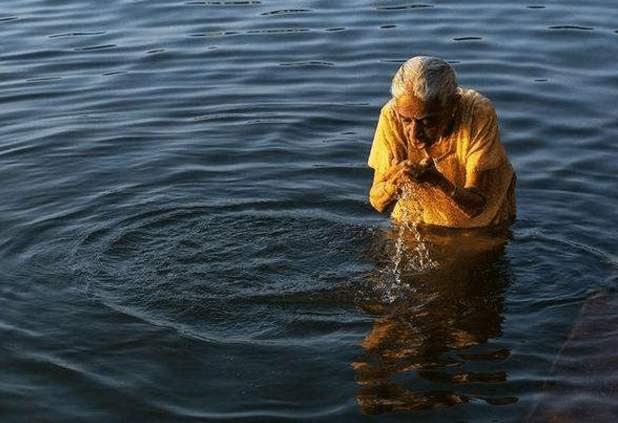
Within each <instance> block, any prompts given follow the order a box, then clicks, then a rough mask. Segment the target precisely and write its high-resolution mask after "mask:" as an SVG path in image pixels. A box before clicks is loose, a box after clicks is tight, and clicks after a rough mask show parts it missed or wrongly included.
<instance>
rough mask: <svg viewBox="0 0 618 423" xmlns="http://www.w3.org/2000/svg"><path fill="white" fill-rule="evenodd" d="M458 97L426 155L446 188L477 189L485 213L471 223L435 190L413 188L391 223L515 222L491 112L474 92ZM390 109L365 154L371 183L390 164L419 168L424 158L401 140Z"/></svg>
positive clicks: (507, 169) (507, 167)
mask: <svg viewBox="0 0 618 423" xmlns="http://www.w3.org/2000/svg"><path fill="white" fill-rule="evenodd" d="M459 93H460V95H461V99H460V104H459V106H458V109H457V112H456V115H455V118H454V122H453V130H452V131H451V133H450V135H448V136H447V137H443V138H441V139H440V140H438V141H437V142H435V143H434V144H433V145H432V146H431V147H429V148H428V149H427V152H428V153H429V155H430V156H431V157H432V158H433V160H434V162H435V164H436V168H437V169H438V170H439V171H440V172H441V173H442V174H443V175H444V176H445V177H446V178H447V179H448V180H449V181H450V182H452V183H453V184H455V185H456V186H457V187H459V188H472V187H473V188H476V189H478V190H479V192H480V193H482V194H483V195H484V196H485V198H486V200H487V202H486V205H485V209H484V211H483V212H482V213H481V214H480V215H478V216H476V217H472V218H471V217H468V216H466V214H465V213H464V212H463V211H461V210H460V209H459V208H458V207H457V206H456V204H455V203H454V201H453V200H452V199H451V198H450V197H449V196H447V195H446V194H444V193H443V192H442V191H440V190H439V189H438V188H436V187H434V186H431V185H429V184H426V183H424V184H415V185H414V186H413V187H411V188H412V195H409V196H406V197H402V198H400V199H399V200H398V201H397V203H396V204H395V208H394V209H393V212H392V215H391V216H392V218H393V219H394V220H395V222H403V221H406V220H408V219H410V220H416V221H420V222H421V223H423V224H427V225H438V226H448V227H454V228H474V227H483V226H490V225H498V224H503V223H511V222H512V221H513V220H514V218H515V192H514V191H515V174H514V172H513V168H512V166H511V164H510V162H509V160H508V158H507V156H506V153H505V151H504V148H503V147H502V144H501V143H500V135H499V131H498V119H497V117H496V112H495V109H494V107H493V105H492V104H491V102H490V101H489V100H488V99H486V98H485V97H483V96H482V95H481V94H479V93H477V92H476V91H474V90H468V89H459ZM393 106H394V100H391V101H389V102H388V103H387V104H386V105H384V107H383V108H382V111H381V113H380V119H379V121H378V126H377V128H376V132H375V136H374V139H373V145H372V147H371V152H370V154H369V161H368V164H369V166H370V167H371V168H373V169H374V171H375V175H374V182H375V181H379V180H381V178H382V175H384V173H385V172H386V171H387V170H388V169H389V168H390V167H391V165H392V161H393V160H394V159H395V160H396V161H397V162H401V161H403V160H411V161H412V162H414V163H419V162H420V161H421V160H422V159H423V158H424V157H425V151H424V150H422V149H420V148H418V147H417V146H416V145H414V144H413V143H411V142H410V141H408V139H407V137H406V135H404V130H403V124H402V123H401V122H400V120H399V118H398V116H397V114H396V112H395V110H394V109H393ZM481 176H482V177H481Z"/></svg>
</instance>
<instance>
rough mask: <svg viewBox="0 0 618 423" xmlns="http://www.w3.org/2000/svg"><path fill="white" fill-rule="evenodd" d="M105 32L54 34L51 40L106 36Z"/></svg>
mask: <svg viewBox="0 0 618 423" xmlns="http://www.w3.org/2000/svg"><path fill="white" fill-rule="evenodd" d="M104 34H106V32H105V31H93V32H65V33H62V34H53V35H50V36H49V38H74V37H89V36H93V35H104Z"/></svg>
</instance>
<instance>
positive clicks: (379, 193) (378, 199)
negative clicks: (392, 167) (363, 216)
mask: <svg viewBox="0 0 618 423" xmlns="http://www.w3.org/2000/svg"><path fill="white" fill-rule="evenodd" d="M396 199H397V187H396V186H395V185H394V184H393V183H392V182H390V181H382V182H376V183H374V184H373V185H372V186H371V190H370V191H369V202H370V203H371V205H372V206H373V208H374V209H376V210H377V211H379V212H380V213H382V212H383V211H384V210H386V208H387V207H388V206H389V205H390V204H391V203H392V202H393V201H394V200H396Z"/></svg>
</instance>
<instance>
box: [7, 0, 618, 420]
mask: <svg viewBox="0 0 618 423" xmlns="http://www.w3.org/2000/svg"><path fill="white" fill-rule="evenodd" d="M617 18H618V16H616V8H615V7H614V3H613V2H611V1H609V0H594V1H588V2H585V4H584V3H582V2H577V1H570V0H556V1H537V2H517V1H511V2H506V3H505V2H499V3H498V2H490V1H483V0H480V1H479V0H477V1H474V2H467V1H464V2H462V1H438V0H435V1H431V2H423V3H422V4H421V3H414V2H406V1H386V0H384V1H382V0H381V1H357V2H331V1H319V0H316V1H296V2H283V1H279V0H261V1H242V2H234V1H217V2H214V1H213V2H210V1H178V0H173V1H172V0H168V1H164V0H161V1H156V2H152V1H129V0H114V1H109V2H94V1H86V0H83V1H61V0H53V1H52V0H49V1H43V0H29V1H20V2H10V4H9V3H6V4H3V5H2V7H0V31H2V40H3V41H2V44H1V46H0V64H1V67H0V73H1V76H2V78H1V79H0V102H1V104H2V109H1V110H0V122H2V133H1V135H0V180H1V181H2V185H1V187H0V198H2V201H1V202H0V228H1V230H0V257H1V261H0V263H1V264H0V270H1V279H0V303H1V304H0V340H1V341H0V352H1V353H0V367H1V368H2V372H1V373H2V375H1V376H0V416H1V417H2V421H23V420H26V419H27V420H51V421H69V420H76V421H84V420H86V421H121V420H130V421H137V420H148V421H190V420H191V421H193V420H213V421H218V420H232V421H234V420H238V421H269V422H271V421H285V420H288V421H303V420H304V421H363V420H367V421H370V420H371V416H379V417H380V419H381V420H384V421H410V420H412V419H415V420H416V419H418V420H420V421H430V420H433V421H454V420H470V421H491V420H496V421H521V420H523V419H526V418H528V417H529V416H531V415H535V414H534V413H541V414H542V413H543V410H544V407H546V405H547V404H553V405H554V406H556V407H558V410H557V411H556V410H554V411H553V412H554V413H560V412H565V413H567V414H568V413H569V412H570V411H569V407H570V406H573V404H576V405H577V404H579V405H580V406H581V407H584V408H586V409H587V410H589V412H591V413H593V415H594V413H597V414H596V415H598V416H601V417H602V416H607V415H612V414H614V415H615V413H616V406H615V404H616V397H615V393H614V392H612V391H611V389H610V390H609V391H608V389H607V386H608V385H607V381H606V380H605V381H599V383H598V384H597V383H595V380H596V379H594V378H593V377H592V376H593V375H595V374H599V373H601V374H603V371H604V369H603V368H602V364H601V368H599V363H604V362H605V363H609V362H611V361H608V360H605V359H604V358H607V359H609V358H610V357H612V354H613V350H612V348H611V346H612V345H613V346H615V341H612V339H613V338H603V339H606V340H609V341H608V342H606V347H605V348H602V349H599V350H598V351H597V353H596V355H594V356H593V357H596V358H597V360H596V361H595V360H592V361H591V358H590V357H591V355H590V354H589V353H588V352H587V353H586V354H584V353H583V352H581V351H580V350H578V349H577V348H568V347H564V345H567V346H568V345H572V344H573V343H571V344H565V341H566V340H567V339H573V338H572V336H573V335H569V334H570V333H571V330H572V328H573V326H574V325H576V322H578V321H580V320H581V318H582V317H581V316H582V315H581V314H580V310H584V311H582V313H585V310H590V309H591V308H592V309H594V307H595V304H597V303H595V302H592V303H591V302H590V299H591V298H598V296H599V295H600V296H602V297H603V298H606V299H607V300H606V301H607V302H608V303H610V304H611V303H612V302H615V300H614V299H615V298H616V291H615V287H616V281H617V276H616V275H617V273H616V264H617V260H616V254H617V252H616V238H617V237H616V225H615V224H616V221H617V217H618V216H617V214H616V199H617V198H618V195H617V194H618V193H617V188H616V187H617V186H618V184H617V177H616V175H618V172H617V171H618V168H617V165H616V160H615V158H616V153H617V148H616V143H615V142H614V140H615V139H616V138H617V137H618V124H617V123H616V118H615V112H614V109H615V107H614V106H615V94H616V87H617V86H618V74H617V73H616V71H615V57H617V56H618V51H617V50H618V47H617V46H618V43H617V41H618V38H617V37H618V23H617V22H618V19H617ZM419 54H431V55H437V56H441V57H444V58H445V59H447V60H449V61H450V62H451V63H453V65H454V67H455V68H456V70H457V72H458V74H459V78H460V82H461V84H462V85H463V86H466V87H472V88H475V89H478V90H479V91H481V92H483V93H484V94H485V95H487V96H488V97H489V98H491V99H492V100H493V101H494V103H495V105H496V108H497V111H498V114H499V117H500V124H501V131H502V138H503V143H504V145H505V147H506V149H507V151H508V153H509V156H510V158H511V160H512V162H513V164H514V166H515V168H516V170H517V173H518V188H517V198H518V213H519V215H518V221H517V223H516V224H515V225H514V226H513V227H512V228H511V233H510V234H506V235H505V234H500V235H499V236H498V235H495V236H493V235H492V236H486V235H483V234H469V233H461V234H458V235H456V236H453V235H452V234H435V235H432V236H433V238H432V237H431V236H430V235H426V237H427V238H426V239H425V238H423V239H424V240H423V243H424V246H425V247H426V248H427V249H428V251H429V252H428V254H429V258H430V259H431V260H434V261H435V262H437V263H438V266H437V267H436V268H435V269H428V270H427V271H423V272H417V271H414V269H412V270H410V268H408V270H405V269H404V271H401V272H399V273H396V272H395V273H393V266H394V263H395V259H396V258H397V252H396V251H397V250H396V247H397V242H398V240H400V239H401V238H400V237H399V234H398V232H397V229H396V228H391V227H390V225H389V222H388V218H387V217H386V216H383V215H378V214H377V213H375V212H374V211H372V210H371V207H370V206H369V204H368V202H367V192H368V187H369V185H370V182H371V176H372V175H371V172H370V170H369V169H368V168H367V167H366V159H367V155H368V151H369V147H370V143H371V139H372V136H373V130H374V128H375V123H376V120H377V116H378V112H379V108H380V107H381V105H382V104H383V103H384V102H385V101H386V100H387V99H388V87H389V84H390V77H391V75H392V74H393V73H394V72H395V70H396V69H397V67H398V66H399V64H400V63H402V62H403V61H404V60H405V59H406V58H408V57H410V56H413V55H419ZM488 244H494V245H488ZM495 244H497V245H495ZM405 245H408V244H405ZM411 245H412V247H409V248H412V250H413V248H414V247H413V245H414V242H412V244H411ZM406 248H408V247H406ZM409 251H411V250H408V252H409ZM414 257H415V256H412V257H410V254H407V255H406V254H404V255H402V256H400V258H401V259H402V260H404V261H405V260H414ZM395 277H398V278H399V279H398V280H397V281H396V282H397V283H396V284H393V281H395V279H393V278H395ZM393 286H394V287H395V288H396V289H395V290H394V291H393V290H392V289H391V290H390V291H389V290H388V289H390V288H389V287H391V288H392V287H393ZM584 304H586V305H587V306H585V307H584ZM589 304H592V306H588V305H589ZM608 313H609V314H608V316H609V317H608V318H610V319H611V318H612V317H613V318H615V316H616V314H615V309H612V308H609V312H608ZM612 313H613V314H612ZM597 314H599V313H597ZM569 336H571V338H569ZM588 336H590V337H593V339H598V338H599V337H601V336H603V332H598V331H597V332H596V333H595V332H593V333H592V334H590V335H588ZM591 342H592V341H591ZM612 342H613V343H612ZM584 345H587V344H586V338H584ZM607 345H609V346H607ZM599 357H600V358H599ZM569 360H570V361H569ZM577 361H583V362H585V363H588V364H589V365H590V366H591V367H594V366H595V365H596V366H597V367H596V368H594V370H595V371H594V372H590V371H589V370H590V369H587V370H586V371H579V372H577V371H571V372H569V371H563V369H564V368H565V366H564V365H561V364H560V363H565V362H577ZM595 363H596V364H595ZM606 370H607V369H606ZM605 374H607V373H605ZM583 382H586V383H583ZM569 386H571V387H572V386H578V387H580V388H578V389H575V390H572V389H571V390H569V389H566V388H564V387H567V388H568V387H569ZM576 400H577V401H576ZM595 410H596V411H595ZM607 413H609V414H607Z"/></svg>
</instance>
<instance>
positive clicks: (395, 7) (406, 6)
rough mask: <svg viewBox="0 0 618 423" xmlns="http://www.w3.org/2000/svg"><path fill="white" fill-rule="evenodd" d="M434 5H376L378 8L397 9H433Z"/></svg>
mask: <svg viewBox="0 0 618 423" xmlns="http://www.w3.org/2000/svg"><path fill="white" fill-rule="evenodd" d="M433 7H434V6H433V5H431V4H420V3H416V4H401V5H396V6H376V10H387V11H397V10H406V9H431V8H433Z"/></svg>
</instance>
